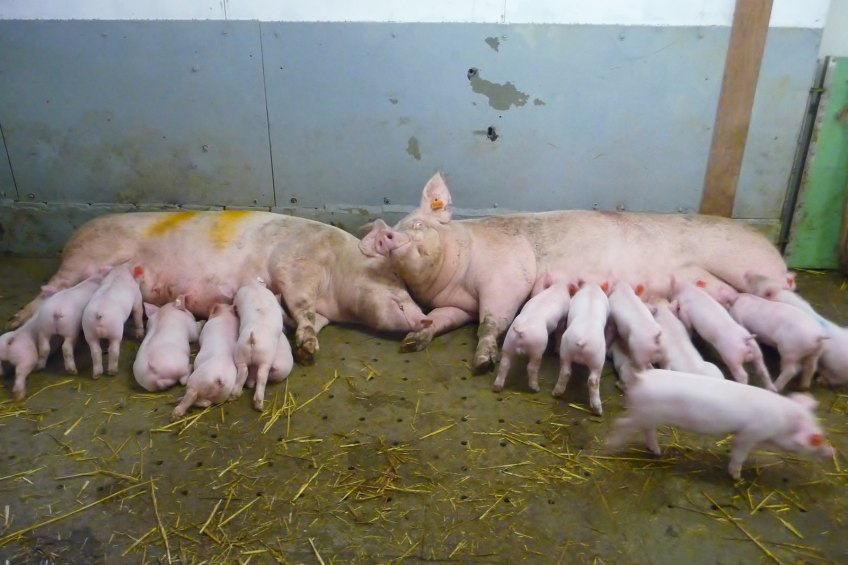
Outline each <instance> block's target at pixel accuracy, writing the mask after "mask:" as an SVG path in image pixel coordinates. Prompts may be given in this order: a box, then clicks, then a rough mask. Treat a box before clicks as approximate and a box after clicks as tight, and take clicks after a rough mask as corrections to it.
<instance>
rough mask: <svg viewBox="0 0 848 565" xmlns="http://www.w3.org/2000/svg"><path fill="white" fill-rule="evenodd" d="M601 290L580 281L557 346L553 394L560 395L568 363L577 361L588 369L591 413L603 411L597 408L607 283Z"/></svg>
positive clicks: (565, 383)
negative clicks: (557, 362) (556, 372)
mask: <svg viewBox="0 0 848 565" xmlns="http://www.w3.org/2000/svg"><path fill="white" fill-rule="evenodd" d="M603 286H604V288H603V289H602V287H601V286H599V285H598V284H596V283H583V284H582V285H581V286H580V288H579V289H578V290H577V292H576V293H575V294H574V296H573V297H572V298H571V304H570V306H569V308H568V322H567V326H566V330H565V333H563V334H562V341H561V342H560V346H559V359H560V369H559V379H558V380H557V383H556V386H554V390H553V395H554V396H562V394H563V393H564V392H565V388H566V386H568V379H569V377H570V376H571V364H572V363H580V364H582V365H586V366H587V367H588V368H589V380H588V387H589V406H590V407H591V408H592V411H593V412H594V413H595V414H598V415H601V414H603V408H602V407H601V393H600V383H601V371H603V368H604V361H605V359H606V336H605V333H604V329H605V327H606V323H607V318H608V317H609V311H610V307H609V299H608V298H607V295H606V292H605V291H607V290H608V289H609V285H608V283H604V285H603Z"/></svg>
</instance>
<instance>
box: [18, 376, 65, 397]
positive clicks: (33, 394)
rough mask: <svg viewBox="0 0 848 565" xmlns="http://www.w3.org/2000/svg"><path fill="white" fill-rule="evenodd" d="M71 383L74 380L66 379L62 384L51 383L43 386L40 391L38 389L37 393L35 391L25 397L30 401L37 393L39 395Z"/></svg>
mask: <svg viewBox="0 0 848 565" xmlns="http://www.w3.org/2000/svg"><path fill="white" fill-rule="evenodd" d="M72 382H74V379H67V380H64V381H62V382H58V383H53V384H51V385H47V386H43V387H41V388H40V389H38V390H37V391H35V392H34V393H32V394H31V395H29V396H28V397H27V401H30V400H32V399H33V398H35V395H37V394H38V393H40V392H42V391H45V390H47V389H48V388H53V387H54V386H62V385H66V384H68V383H72Z"/></svg>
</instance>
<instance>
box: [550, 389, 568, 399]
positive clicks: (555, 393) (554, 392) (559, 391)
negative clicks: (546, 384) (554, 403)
mask: <svg viewBox="0 0 848 565" xmlns="http://www.w3.org/2000/svg"><path fill="white" fill-rule="evenodd" d="M564 393H565V388H562V389H560V388H559V387H554V389H553V390H552V391H551V396H553V397H554V398H559V397H561V396H562V395H563V394H564Z"/></svg>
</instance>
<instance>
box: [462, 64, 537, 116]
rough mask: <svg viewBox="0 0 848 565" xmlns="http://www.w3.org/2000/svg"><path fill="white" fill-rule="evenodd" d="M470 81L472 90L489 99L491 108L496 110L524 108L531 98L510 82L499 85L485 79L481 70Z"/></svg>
mask: <svg viewBox="0 0 848 565" xmlns="http://www.w3.org/2000/svg"><path fill="white" fill-rule="evenodd" d="M468 80H469V82H470V83H471V90H473V91H474V92H476V93H477V94H482V95H483V96H485V97H486V98H488V100H489V106H491V107H492V108H494V109H495V110H509V109H510V107H511V106H515V107H519V106H524V105H525V104H527V99H528V98H529V97H530V95H529V94H526V93H524V92H521V91H520V90H518V89H517V88H516V87H515V85H514V84H512V83H511V82H509V81H507V82H505V83H503V84H498V83H496V82H492V81H489V80H486V79H484V78H483V77H481V76H480V71H479V70H478V71H477V72H476V73H473V74H472V75H471V78H470V79H468Z"/></svg>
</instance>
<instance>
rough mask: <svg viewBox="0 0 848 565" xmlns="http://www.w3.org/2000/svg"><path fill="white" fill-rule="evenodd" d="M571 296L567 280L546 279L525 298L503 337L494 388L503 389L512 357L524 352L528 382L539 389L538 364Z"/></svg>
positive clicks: (531, 386) (566, 311)
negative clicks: (526, 359)
mask: <svg viewBox="0 0 848 565" xmlns="http://www.w3.org/2000/svg"><path fill="white" fill-rule="evenodd" d="M570 299H571V294H570V293H569V289H568V283H567V282H565V281H559V282H556V283H553V282H552V281H551V280H550V278H548V280H547V281H546V285H545V288H544V290H542V291H541V292H540V293H539V294H537V295H536V296H534V297H533V298H531V299H530V300H528V301H527V303H526V304H525V305H524V308H522V309H521V313H520V314H518V316H516V317H515V320H513V322H512V325H511V326H510V327H509V331H508V332H507V334H506V338H505V339H504V344H503V351H502V353H501V366H500V368H499V370H498V376H497V378H496V379H495V384H494V386H493V387H492V388H493V390H495V391H500V390H503V387H504V382H505V381H506V377H507V374H508V373H509V368H510V366H511V364H512V362H513V360H514V359H515V357H516V356H518V355H526V356H527V357H528V362H527V380H528V383H529V385H530V388H531V389H532V390H533V391H535V392H539V367H540V366H541V364H542V356H543V355H544V354H545V349H546V348H547V347H548V336H549V335H550V333H551V332H552V331H554V330H555V329H556V327H557V324H558V323H559V321H560V320H561V319H562V318H563V317H565V315H566V314H567V313H568V303H569V302H570Z"/></svg>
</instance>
